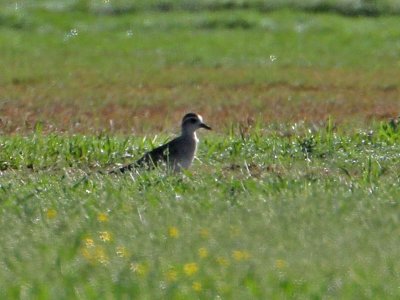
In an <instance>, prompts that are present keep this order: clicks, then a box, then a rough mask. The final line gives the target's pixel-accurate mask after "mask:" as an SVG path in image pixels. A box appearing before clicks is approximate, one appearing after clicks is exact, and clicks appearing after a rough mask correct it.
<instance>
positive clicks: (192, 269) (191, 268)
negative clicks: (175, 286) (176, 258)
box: [183, 263, 199, 276]
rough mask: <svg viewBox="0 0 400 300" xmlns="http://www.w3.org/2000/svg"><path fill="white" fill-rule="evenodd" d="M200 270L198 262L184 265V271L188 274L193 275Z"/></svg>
mask: <svg viewBox="0 0 400 300" xmlns="http://www.w3.org/2000/svg"><path fill="white" fill-rule="evenodd" d="M198 270H199V266H198V265H197V264H196V263H187V264H185V265H184V266H183V271H184V272H185V274H186V275H187V276H192V275H194V274H195V273H197V271H198Z"/></svg>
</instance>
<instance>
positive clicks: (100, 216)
mask: <svg viewBox="0 0 400 300" xmlns="http://www.w3.org/2000/svg"><path fill="white" fill-rule="evenodd" d="M97 221H99V222H108V216H107V215H106V214H105V213H99V214H98V215H97Z"/></svg>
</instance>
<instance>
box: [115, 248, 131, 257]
mask: <svg viewBox="0 0 400 300" xmlns="http://www.w3.org/2000/svg"><path fill="white" fill-rule="evenodd" d="M115 252H116V253H117V256H119V257H127V256H128V250H126V248H125V247H124V246H118V247H117V248H116V251H115Z"/></svg>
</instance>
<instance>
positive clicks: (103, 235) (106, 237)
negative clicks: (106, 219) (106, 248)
mask: <svg viewBox="0 0 400 300" xmlns="http://www.w3.org/2000/svg"><path fill="white" fill-rule="evenodd" d="M99 238H100V239H101V240H102V241H103V242H110V241H111V233H109V232H108V231H100V232H99Z"/></svg>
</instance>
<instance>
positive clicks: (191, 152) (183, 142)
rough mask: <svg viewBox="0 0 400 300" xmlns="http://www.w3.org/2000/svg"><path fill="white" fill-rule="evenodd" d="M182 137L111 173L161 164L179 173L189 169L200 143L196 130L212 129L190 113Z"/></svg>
mask: <svg viewBox="0 0 400 300" xmlns="http://www.w3.org/2000/svg"><path fill="white" fill-rule="evenodd" d="M181 128H182V131H181V135H180V136H179V137H177V138H175V139H173V140H172V141H170V142H168V143H167V144H165V145H162V146H160V147H158V148H155V149H153V150H151V151H149V152H147V153H145V154H144V155H143V157H142V158H140V159H139V160H137V161H136V162H134V163H131V164H129V165H126V166H123V167H121V168H119V169H117V170H114V171H111V173H114V174H115V173H119V172H121V173H124V172H127V171H132V170H134V169H136V168H141V167H145V168H152V167H155V166H158V165H159V164H160V163H164V164H166V165H167V167H168V169H170V170H173V171H174V172H179V171H180V170H181V169H182V168H183V169H187V168H189V167H190V165H191V164H192V162H193V159H194V156H195V154H196V150H197V143H198V142H199V140H198V138H197V136H196V130H197V129H199V128H204V129H207V130H211V127H210V126H208V125H206V124H205V123H204V122H203V118H202V117H201V116H200V115H198V114H195V113H188V114H186V115H185V116H184V117H183V119H182V125H181Z"/></svg>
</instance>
